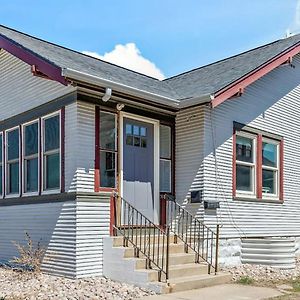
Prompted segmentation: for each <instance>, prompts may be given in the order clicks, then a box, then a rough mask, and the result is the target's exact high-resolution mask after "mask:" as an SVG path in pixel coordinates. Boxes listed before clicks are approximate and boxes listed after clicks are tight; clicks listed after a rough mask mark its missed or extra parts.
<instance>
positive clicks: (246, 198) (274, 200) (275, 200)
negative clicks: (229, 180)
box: [233, 195, 284, 204]
mask: <svg viewBox="0 0 300 300" xmlns="http://www.w3.org/2000/svg"><path fill="white" fill-rule="evenodd" d="M233 200H234V201H247V202H257V203H278V204H283V202H284V201H283V200H279V199H278V198H262V199H258V198H255V197H251V196H246V195H238V196H235V197H233Z"/></svg>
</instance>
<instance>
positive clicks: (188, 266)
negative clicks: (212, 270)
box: [169, 262, 208, 270]
mask: <svg viewBox="0 0 300 300" xmlns="http://www.w3.org/2000/svg"><path fill="white" fill-rule="evenodd" d="M207 266H208V265H207V264H206V263H204V262H201V263H188V264H178V265H172V266H170V267H169V270H180V269H182V268H184V269H185V268H195V269H197V268H199V267H207Z"/></svg>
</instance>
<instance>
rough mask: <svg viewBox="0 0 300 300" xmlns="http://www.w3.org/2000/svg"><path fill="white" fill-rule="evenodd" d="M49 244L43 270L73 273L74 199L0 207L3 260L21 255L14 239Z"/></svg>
mask: <svg viewBox="0 0 300 300" xmlns="http://www.w3.org/2000/svg"><path fill="white" fill-rule="evenodd" d="M25 232H28V233H29V235H30V237H31V239H32V241H33V242H34V244H36V243H38V242H40V243H41V246H42V247H44V248H46V253H45V256H44V262H43V264H42V270H43V271H46V272H52V273H53V271H54V272H55V273H56V274H57V275H60V274H61V275H66V276H68V275H69V276H73V275H74V272H75V258H74V256H75V202H56V203H45V204H28V205H14V206H3V207H1V210H0V260H1V261H3V262H7V261H9V260H11V259H12V258H13V257H15V256H18V255H19V253H18V251H17V248H16V246H15V245H14V243H13V242H16V243H18V244H21V245H25V244H26V243H27V241H26V239H25Z"/></svg>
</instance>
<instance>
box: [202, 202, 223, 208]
mask: <svg viewBox="0 0 300 300" xmlns="http://www.w3.org/2000/svg"><path fill="white" fill-rule="evenodd" d="M204 208H205V209H217V208H220V202H219V201H204Z"/></svg>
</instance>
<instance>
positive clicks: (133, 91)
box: [62, 68, 180, 109]
mask: <svg viewBox="0 0 300 300" xmlns="http://www.w3.org/2000/svg"><path fill="white" fill-rule="evenodd" d="M62 76H64V77H65V78H67V79H70V80H75V81H81V82H86V83H88V84H92V85H96V86H101V87H105V88H106V87H109V88H111V89H113V90H114V89H115V90H117V91H118V92H121V93H126V94H130V95H132V96H136V97H141V98H144V99H146V100H149V101H153V102H156V103H159V104H163V105H166V106H169V107H172V108H177V109H178V108H179V104H180V101H179V100H176V99H173V98H169V97H164V96H161V95H158V94H155V93H151V92H147V91H144V90H140V89H137V88H134V87H131V86H128V85H125V84H122V83H118V82H115V81H111V80H108V79H104V78H101V77H98V76H94V75H91V74H88V73H84V72H80V71H77V70H74V69H70V68H63V69H62Z"/></svg>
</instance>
